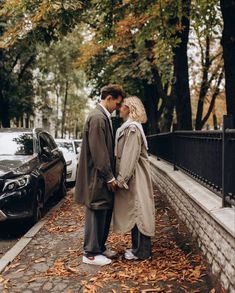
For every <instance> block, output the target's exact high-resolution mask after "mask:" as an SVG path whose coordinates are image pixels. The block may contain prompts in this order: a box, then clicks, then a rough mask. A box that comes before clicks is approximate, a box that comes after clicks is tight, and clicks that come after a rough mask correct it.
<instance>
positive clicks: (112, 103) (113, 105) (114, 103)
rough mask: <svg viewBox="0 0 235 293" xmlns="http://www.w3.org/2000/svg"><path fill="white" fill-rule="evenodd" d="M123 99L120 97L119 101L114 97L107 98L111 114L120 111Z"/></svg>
mask: <svg viewBox="0 0 235 293" xmlns="http://www.w3.org/2000/svg"><path fill="white" fill-rule="evenodd" d="M122 101H123V98H122V96H118V98H117V99H113V97H112V96H108V97H107V109H108V111H109V112H110V113H113V111H115V110H119V108H120V107H121V105H122Z"/></svg>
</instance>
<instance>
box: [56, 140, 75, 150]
mask: <svg viewBox="0 0 235 293" xmlns="http://www.w3.org/2000/svg"><path fill="white" fill-rule="evenodd" d="M56 143H57V145H58V148H59V149H60V150H61V151H62V152H65V153H74V148H73V144H72V142H67V141H63V142H61V141H59V142H58V141H57V142H56Z"/></svg>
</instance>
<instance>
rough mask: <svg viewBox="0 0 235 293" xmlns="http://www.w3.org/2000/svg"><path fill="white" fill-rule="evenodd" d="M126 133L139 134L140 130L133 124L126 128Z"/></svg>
mask: <svg viewBox="0 0 235 293" xmlns="http://www.w3.org/2000/svg"><path fill="white" fill-rule="evenodd" d="M126 132H127V133H136V134H139V133H140V130H139V128H138V126H137V125H135V124H130V125H129V126H128V127H127V128H126Z"/></svg>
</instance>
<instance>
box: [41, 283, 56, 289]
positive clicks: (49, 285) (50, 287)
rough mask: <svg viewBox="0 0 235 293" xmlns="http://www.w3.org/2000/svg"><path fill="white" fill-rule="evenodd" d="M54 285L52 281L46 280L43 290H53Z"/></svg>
mask: <svg viewBox="0 0 235 293" xmlns="http://www.w3.org/2000/svg"><path fill="white" fill-rule="evenodd" d="M52 287H53V283H51V282H46V283H45V284H44V285H43V287H42V289H43V290H48V291H49V290H51V289H52Z"/></svg>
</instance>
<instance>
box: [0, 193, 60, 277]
mask: <svg viewBox="0 0 235 293" xmlns="http://www.w3.org/2000/svg"><path fill="white" fill-rule="evenodd" d="M64 201H65V198H63V199H62V200H61V201H60V202H59V203H57V204H56V205H55V206H54V207H52V208H51V209H50V210H49V212H48V213H47V214H46V216H45V218H43V219H42V220H40V221H39V222H38V223H36V224H35V225H34V226H33V227H32V228H31V229H29V231H28V232H26V233H25V235H23V236H22V237H21V238H20V240H18V241H17V242H16V244H15V245H14V246H13V247H12V248H10V249H9V250H8V251H7V252H6V253H5V254H4V255H3V256H2V257H1V258H0V274H1V273H2V272H3V271H4V270H5V268H6V267H7V266H8V265H9V264H10V263H11V262H12V261H13V260H14V259H15V258H16V257H17V256H18V255H19V254H20V253H21V251H22V250H23V249H24V248H25V247H26V246H27V245H28V244H29V243H30V241H31V240H32V239H33V237H34V236H35V235H36V234H37V233H38V232H39V231H40V230H41V229H42V227H43V226H44V225H45V223H46V218H47V217H48V216H49V215H51V214H52V213H53V212H55V211H56V210H58V209H59V208H60V207H61V205H62V204H63V203H64Z"/></svg>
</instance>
